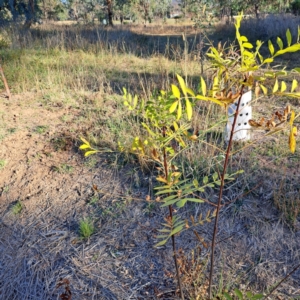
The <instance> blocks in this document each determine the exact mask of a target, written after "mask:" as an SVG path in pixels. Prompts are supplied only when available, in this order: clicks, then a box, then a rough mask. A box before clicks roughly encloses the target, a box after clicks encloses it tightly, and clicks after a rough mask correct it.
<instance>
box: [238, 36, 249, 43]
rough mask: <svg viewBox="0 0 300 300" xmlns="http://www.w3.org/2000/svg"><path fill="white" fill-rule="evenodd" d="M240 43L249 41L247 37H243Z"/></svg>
mask: <svg viewBox="0 0 300 300" xmlns="http://www.w3.org/2000/svg"><path fill="white" fill-rule="evenodd" d="M240 41H242V42H248V39H247V37H246V36H244V35H242V36H241V37H240Z"/></svg>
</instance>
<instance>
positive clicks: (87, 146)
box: [79, 144, 91, 150]
mask: <svg viewBox="0 0 300 300" xmlns="http://www.w3.org/2000/svg"><path fill="white" fill-rule="evenodd" d="M79 149H80V150H84V149H91V147H90V146H89V145H87V144H82V145H81V146H80V147H79Z"/></svg>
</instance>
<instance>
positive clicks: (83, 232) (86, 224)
mask: <svg viewBox="0 0 300 300" xmlns="http://www.w3.org/2000/svg"><path fill="white" fill-rule="evenodd" d="M94 231H95V227H94V222H93V221H92V220H91V219H90V218H85V219H83V220H80V222H79V234H80V236H81V237H82V238H84V239H88V238H89V237H90V236H91V235H92V234H93V233H94Z"/></svg>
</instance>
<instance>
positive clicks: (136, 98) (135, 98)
mask: <svg viewBox="0 0 300 300" xmlns="http://www.w3.org/2000/svg"><path fill="white" fill-rule="evenodd" d="M137 103H138V96H137V95H135V96H134V98H133V108H136V106H137Z"/></svg>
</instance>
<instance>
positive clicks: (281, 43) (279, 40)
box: [276, 37, 283, 50]
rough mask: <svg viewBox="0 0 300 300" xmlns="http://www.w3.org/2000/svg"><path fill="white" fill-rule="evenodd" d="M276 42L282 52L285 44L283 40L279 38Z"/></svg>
mask: <svg viewBox="0 0 300 300" xmlns="http://www.w3.org/2000/svg"><path fill="white" fill-rule="evenodd" d="M276 41H277V45H278V47H279V49H280V50H282V49H283V42H282V40H281V38H280V37H277V40H276Z"/></svg>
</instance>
